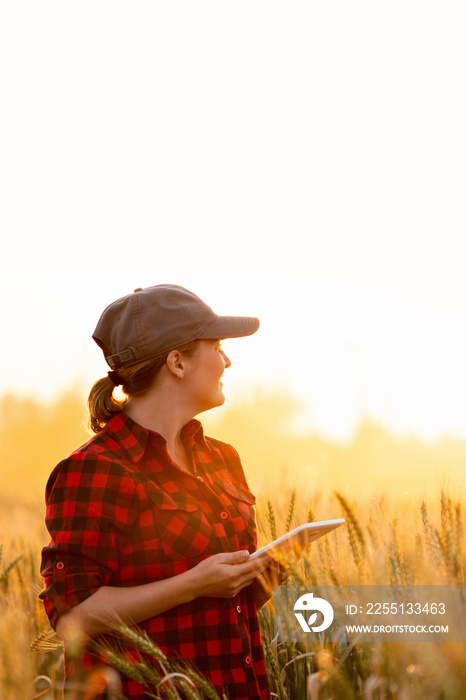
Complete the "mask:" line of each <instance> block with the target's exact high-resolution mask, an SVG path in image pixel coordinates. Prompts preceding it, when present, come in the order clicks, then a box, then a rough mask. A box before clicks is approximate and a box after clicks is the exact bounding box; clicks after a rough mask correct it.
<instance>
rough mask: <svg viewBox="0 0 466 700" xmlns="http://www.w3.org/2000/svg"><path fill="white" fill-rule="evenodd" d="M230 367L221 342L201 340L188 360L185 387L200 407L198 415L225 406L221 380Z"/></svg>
mask: <svg viewBox="0 0 466 700" xmlns="http://www.w3.org/2000/svg"><path fill="white" fill-rule="evenodd" d="M230 365H231V362H230V359H229V357H228V356H227V355H225V353H224V352H223V350H222V347H221V345H220V341H219V340H200V341H199V345H198V347H197V349H196V351H195V353H194V354H193V355H192V356H191V357H189V358H187V364H186V370H187V371H186V374H185V382H186V383H185V387H186V390H187V391H188V392H189V394H190V396H191V397H192V400H193V401H194V403H197V405H198V406H199V410H198V411H197V412H198V413H201V412H202V411H208V410H209V409H210V408H214V407H215V406H221V405H222V404H223V402H224V401H225V396H224V395H223V384H222V381H221V378H222V375H223V372H224V371H225V369H226V368H227V367H229V366H230Z"/></svg>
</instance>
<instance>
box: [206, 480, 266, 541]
mask: <svg viewBox="0 0 466 700" xmlns="http://www.w3.org/2000/svg"><path fill="white" fill-rule="evenodd" d="M214 490H215V491H216V493H217V494H218V496H219V498H220V499H221V501H222V502H223V503H224V505H225V506H226V508H227V509H228V513H229V515H230V516H231V517H230V518H229V519H228V520H227V521H226V522H227V524H228V522H230V521H231V527H232V535H233V537H234V538H235V539H236V540H237V541H236V543H235V547H241V548H243V547H244V546H245V545H246V546H247V547H248V549H249V550H250V551H254V550H255V548H256V544H257V528H256V520H255V514H254V505H255V503H256V497H255V496H254V494H253V493H251V492H250V491H248V490H247V489H245V488H243V487H242V486H238V485H236V484H234V483H233V482H232V481H230V480H229V479H224V480H222V482H221V483H219V484H216V485H215V486H214Z"/></svg>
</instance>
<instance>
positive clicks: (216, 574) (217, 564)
mask: <svg viewBox="0 0 466 700" xmlns="http://www.w3.org/2000/svg"><path fill="white" fill-rule="evenodd" d="M248 557H249V552H248V551H246V550H241V551H239V552H225V553H222V554H214V555H212V556H211V557H208V559H204V560H203V561H201V562H200V563H199V564H197V565H196V566H195V567H194V568H193V569H191V570H190V572H189V573H190V574H191V576H192V586H193V588H192V595H193V597H194V598H200V597H203V596H209V597H211V598H233V597H234V596H235V595H237V594H238V593H239V592H240V591H241V590H242V589H243V588H246V586H249V585H250V584H251V583H252V582H253V581H254V580H255V579H256V578H257V577H258V576H260V575H261V573H262V572H263V571H265V569H266V568H267V566H268V565H269V564H270V562H271V558H270V557H268V556H264V557H259V558H258V559H253V560H252V561H248Z"/></svg>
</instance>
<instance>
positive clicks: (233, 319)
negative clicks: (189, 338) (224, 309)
mask: <svg viewBox="0 0 466 700" xmlns="http://www.w3.org/2000/svg"><path fill="white" fill-rule="evenodd" d="M259 326H260V321H259V319H258V318H254V317H253V316H217V318H216V319H215V321H213V322H212V323H210V324H209V325H208V326H207V328H205V329H204V330H203V331H202V332H201V333H200V334H199V335H198V336H197V337H198V338H199V339H200V340H213V339H216V338H218V339H219V340H221V339H222V338H244V337H245V336H247V335H252V334H253V333H255V332H256V331H257V330H258V328H259Z"/></svg>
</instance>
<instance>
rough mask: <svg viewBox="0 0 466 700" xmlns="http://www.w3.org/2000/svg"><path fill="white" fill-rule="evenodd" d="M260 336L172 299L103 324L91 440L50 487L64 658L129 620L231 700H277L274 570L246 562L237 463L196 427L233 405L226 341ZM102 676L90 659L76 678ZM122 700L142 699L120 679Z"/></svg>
mask: <svg viewBox="0 0 466 700" xmlns="http://www.w3.org/2000/svg"><path fill="white" fill-rule="evenodd" d="M258 328H259V320H258V319H256V318H250V317H231V316H223V317H222V316H217V315H216V314H214V312H213V311H212V309H211V308H210V307H209V306H207V304H205V303H204V302H203V301H202V300H201V299H199V297H197V296H196V295H195V294H193V293H191V292H189V291H188V290H186V289H184V288H183V287H179V286H176V285H158V286H154V287H148V288H146V289H136V290H135V291H134V293H132V294H129V295H127V296H125V297H123V298H122V299H118V300H117V301H115V302H114V303H113V304H110V306H108V307H107V308H106V309H105V311H104V312H103V314H102V316H101V318H100V320H99V322H98V324H97V328H96V330H95V332H94V335H93V338H94V340H95V341H96V343H97V344H98V345H99V346H100V348H101V349H102V351H103V353H104V356H105V359H106V361H107V363H108V365H109V366H110V368H111V370H110V372H108V375H107V376H106V377H105V378H103V379H100V380H99V381H97V382H96V383H95V384H94V386H93V387H92V389H91V392H90V395H89V401H88V403H89V410H90V423H91V427H92V429H93V431H94V432H95V433H96V435H95V436H94V437H93V438H92V439H91V440H90V441H89V442H88V443H86V444H85V445H83V446H82V447H80V448H78V450H76V451H75V452H73V453H72V454H71V455H70V456H69V457H68V458H67V459H65V460H63V461H62V462H60V463H59V464H58V466H57V467H56V468H55V469H54V471H53V472H52V474H51V476H50V479H49V482H48V484H47V515H46V524H47V528H48V530H49V532H50V535H51V542H50V544H49V545H48V546H47V547H45V548H44V549H43V553H42V575H43V576H44V579H45V583H46V586H47V587H46V589H45V590H44V591H43V592H42V593H41V598H42V599H43V600H44V605H45V609H46V612H47V614H48V616H49V619H50V622H51V624H52V626H53V627H54V628H55V629H56V630H57V633H58V634H59V636H60V637H61V638H62V639H64V640H65V648H66V646H67V641H68V642H69V643H71V642H70V640H71V639H72V638H73V639H75V638H76V634H78V636H79V637H80V638H81V639H87V640H88V639H89V638H90V637H92V635H95V634H96V633H101V632H105V631H108V630H109V629H110V628H111V627H112V625H113V626H114V625H115V622H116V621H117V620H125V621H128V622H129V623H132V624H137V625H138V626H139V627H140V628H142V629H144V630H145V631H146V632H147V633H148V635H149V636H150V638H151V639H152V640H154V642H156V643H157V644H158V645H159V646H160V647H161V649H162V651H164V652H165V653H166V654H167V655H168V656H169V657H172V658H180V657H181V658H182V659H188V660H190V661H191V662H193V663H194V665H195V666H196V667H197V669H198V670H199V671H201V673H203V674H204V675H205V676H206V677H207V678H208V679H210V681H211V682H212V683H213V685H214V686H216V688H218V689H219V690H220V689H221V688H224V689H225V690H226V692H227V694H228V696H229V698H236V699H238V700H239V699H240V698H244V700H246V699H250V698H269V697H270V694H269V690H268V684H267V677H266V670H265V663H264V656H263V650H262V643H261V636H260V631H259V625H258V618H257V609H258V607H260V606H261V605H262V604H263V603H264V602H265V600H266V599H267V597H268V592H267V587H264V581H265V580H266V579H265V578H264V577H265V576H267V572H268V570H267V569H266V567H267V566H269V565H270V561H268V560H266V559H265V558H261V559H260V560H259V561H257V560H256V561H251V562H250V561H248V557H249V553H251V552H253V551H254V550H255V548H256V527H255V520H254V511H253V505H254V503H255V498H254V496H253V494H252V493H251V492H250V490H249V487H248V483H247V480H246V477H245V475H244V471H243V468H242V466H241V462H240V459H239V456H238V454H237V452H236V451H235V450H234V448H233V447H231V445H228V444H226V443H223V442H220V441H219V440H214V439H212V438H208V437H205V436H204V434H203V431H202V426H201V424H200V423H199V422H198V421H197V420H195V419H194V418H193V417H194V416H195V415H197V414H199V413H201V412H202V411H206V410H208V409H210V408H213V407H215V406H220V405H221V404H223V402H224V395H223V391H222V382H221V377H222V374H223V372H224V370H225V368H227V367H229V366H230V364H231V363H230V360H229V358H228V357H227V356H226V355H225V353H224V351H223V350H222V348H221V345H220V339H222V338H234V337H242V336H247V335H251V334H252V333H255V332H256V331H257V329H258ZM119 385H121V386H122V389H123V392H124V393H125V395H126V397H127V398H126V399H125V400H123V401H118V400H116V399H115V398H114V397H113V395H112V392H113V389H114V387H115V386H119ZM68 656H69V655H68ZM100 663H102V659H101V658H99V657H98V655H96V654H95V653H92V652H91V651H89V648H88V647H87V648H85V649H84V651H83V653H82V654H81V655H80V658H79V662H76V660H73V662H67V675H68V676H70V675H75V677H78V671H79V672H80V673H81V672H86V671H88V670H91V669H93V668H94V667H95V666H96V665H98V664H100ZM123 694H124V695H125V696H126V697H128V698H133V699H136V698H143V697H144V689H143V686H142V685H141V684H140V683H138V682H136V681H134V680H129V679H123ZM219 694H221V693H219Z"/></svg>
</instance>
